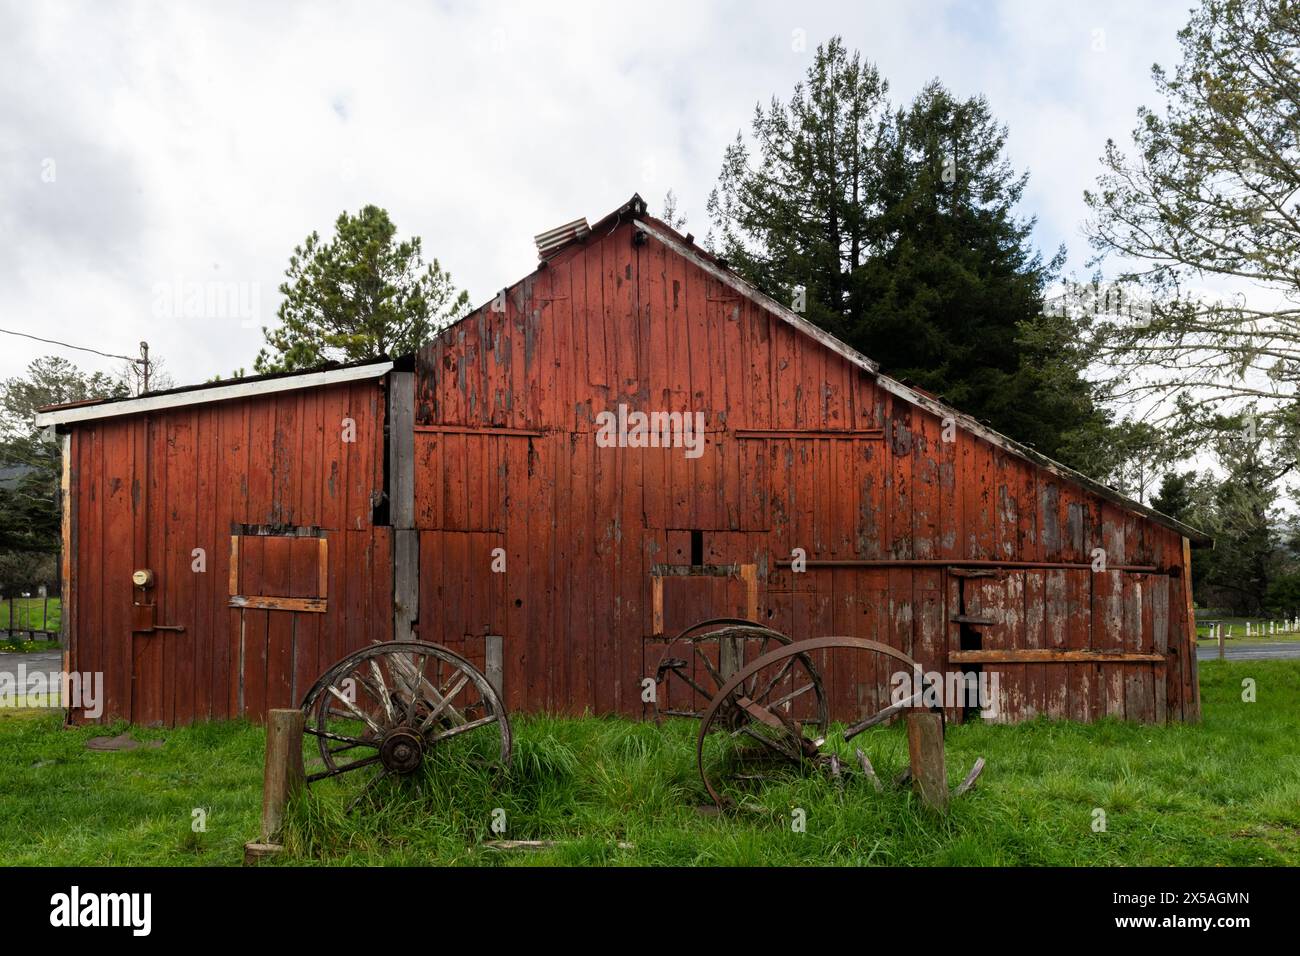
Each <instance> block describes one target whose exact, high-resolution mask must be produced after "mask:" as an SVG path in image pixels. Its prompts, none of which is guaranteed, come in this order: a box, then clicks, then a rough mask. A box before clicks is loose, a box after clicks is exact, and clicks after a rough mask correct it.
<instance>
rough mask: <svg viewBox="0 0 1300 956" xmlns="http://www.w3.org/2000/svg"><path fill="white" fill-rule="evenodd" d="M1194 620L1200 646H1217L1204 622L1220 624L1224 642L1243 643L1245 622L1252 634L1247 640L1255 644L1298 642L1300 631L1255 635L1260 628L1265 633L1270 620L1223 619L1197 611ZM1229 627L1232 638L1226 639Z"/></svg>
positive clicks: (1216, 641)
mask: <svg viewBox="0 0 1300 956" xmlns="http://www.w3.org/2000/svg"><path fill="white" fill-rule="evenodd" d="M1196 619H1197V620H1196V639H1197V641H1198V642H1199V643H1202V644H1205V643H1215V644H1217V643H1218V640H1217V639H1213V640H1212V639H1211V638H1210V625H1208V624H1206V623H1204V622H1205V621H1218V622H1219V623H1221V624H1222V625H1223V633H1224V640H1225V641H1245V640H1246V639H1247V638H1246V623H1247V622H1249V623H1250V629H1251V632H1252V633H1251V635H1250V638H1249V639H1250V641H1251V643H1254V642H1256V641H1260V642H1269V641H1300V631H1293V632H1291V633H1287V634H1281V633H1279V634H1267V633H1263V634H1260V633H1256V632H1257V631H1258V630H1259V629H1261V628H1262V629H1263V630H1265V631H1267V630H1268V622H1269V620H1270V618H1261V617H1224V616H1220V615H1217V614H1210V613H1208V612H1205V611H1198V612H1197V614H1196ZM1272 620H1276V618H1274V619H1272ZM1229 627H1231V628H1232V636H1231V637H1228V636H1227V633H1228V628H1229Z"/></svg>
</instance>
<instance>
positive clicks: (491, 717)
mask: <svg viewBox="0 0 1300 956" xmlns="http://www.w3.org/2000/svg"><path fill="white" fill-rule="evenodd" d="M431 660H432V661H435V662H436V664H437V671H436V675H435V677H434V680H432V681H431V680H430V678H429V671H430V667H429V663H430V661H431ZM343 687H357V688H359V689H361V690H363V691H364V692H365V693H366V694H367V696H368V697H370V698H373V701H367V702H366V704H361V703H358V702H357V701H354V700H351V699H349V695H348V694H345V693H343V691H342V688H343ZM470 689H472V690H473V691H474V693H473V694H470ZM367 704H371V705H372V706H370V707H368V706H366V705H367ZM302 706H303V710H304V712H305V715H306V717H307V723H308V726H306V727H304V738H306V737H308V736H310V737H314V738H315V739H316V744H317V747H318V749H319V751H320V757H321V760H322V761H323V762H324V764H325V767H324V769H323V770H321V771H320V772H318V773H313V774H312V775H311V776H310V777H308V778H307V780H308V782H309V783H312V782H317V781H321V780H325V779H328V778H338V777H344V776H345V775H346V776H347V777H349V778H352V772H353V771H357V770H362V771H364V770H366V768H370V769H369V771H368V776H369V779H367V781H366V783H365V784H364V785H363V787H362V790H361V792H360V793H359V794H357V795H355V797H354V798H353V799H352V802H351V803H350V804H349V809H352V808H355V807H357V806H360V805H362V804H364V802H365V798H366V796H367V794H372V793H373V788H374V787H375V786H376V785H377V784H378V782H379V781H380V780H383V779H386V778H389V777H397V778H400V777H406V776H410V775H413V774H415V772H416V771H417V770H419V769H420V767H422V766H424V762H425V758H426V757H427V756H428V755H429V752H430V751H431V749H432V748H433V747H435V746H439V747H443V746H448V741H451V740H453V739H456V738H460V737H462V735H467V734H469V732H470V731H474V730H478V729H479V728H485V729H484V730H483V731H482V732H481V734H479V735H475V736H473V737H472V738H469V737H467V738H466V739H467V740H468V743H465V744H460V745H451V746H450V747H449V750H448V753H449V754H450V755H451V759H453V760H465V759H474V760H477V759H478V758H479V756H481V752H482V747H483V746H484V745H485V744H486V745H488V746H491V745H492V743H491V742H492V741H496V747H495V749H496V754H495V756H494V760H495V762H496V763H497V765H498V766H499V767H501V768H504V767H506V766H508V765H509V762H510V752H511V733H510V721H509V718H508V716H507V714H506V711H505V707H504V705H503V704H502V703H501V699H500V697H499V696H498V695H497V692H496V690H495V688H493V686H492V684H491V683H490V682H489V681H488V679H487V678H486V677H485V676H484V675H483V674H482V673H481V672H480V671H478V670H477V669H476V668H475V667H474V665H472V664H471V663H469V661H467V660H465V659H464V658H463V657H461V656H460V655H459V654H456V653H455V652H453V651H451V650H449V649H447V648H445V647H441V646H440V645H437V644H430V643H427V642H424V641H390V642H388V643H384V644H372V645H370V646H369V647H365V648H362V649H361V650H359V651H356V652H354V653H352V654H350V655H348V656H347V657H345V658H343V659H342V660H341V661H339V662H338V663H337V664H335V665H334V666H333V667H331V668H330V669H329V670H328V671H326V672H325V674H323V675H322V676H321V677H320V679H319V680H317V681H316V683H315V684H314V685H313V686H312V689H311V690H310V691H308V693H307V696H306V697H305V698H304V700H303V705H302ZM467 714H472V715H474V719H470V718H469V717H467V716H466V715H467ZM480 715H481V716H480ZM489 726H490V727H491V728H492V729H490V730H489V729H486V728H489ZM359 748H365V749H366V750H368V751H370V752H369V753H366V754H365V755H364V756H360V757H359V759H354V760H350V759H349V758H350V757H353V756H358V753H357V752H358V750H359ZM440 766H442V767H446V766H448V765H447V764H446V763H442V764H440ZM356 779H360V776H358V777H357V778H356Z"/></svg>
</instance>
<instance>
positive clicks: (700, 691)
mask: <svg viewBox="0 0 1300 956" xmlns="http://www.w3.org/2000/svg"><path fill="white" fill-rule="evenodd" d="M672 671H673V673H675V674H676V675H677V676H678V677H680V678H681V679H682V680H683V681H684V682H685V683H686V684H687V686H689V687H690V688H691V690H693V691H695V692H696V693H697V694H699V695H700V696H701V697H703V698H704V699H705V700H707V699H708V698H709V697H710V696H712V695H711V693H710V692H709V691H708V690H706V689H704V688H703V687H701V686H700V685H699V683H697V682H696V680H695V678H693V677H691V676H690V675H689V674H686V673H684V672H683V671H682V670H681V669H680V668H676V667H674V668H672ZM685 713H687V714H689V715H691V716H695V717H698V716H699V714H697V713H696V712H695V711H685Z"/></svg>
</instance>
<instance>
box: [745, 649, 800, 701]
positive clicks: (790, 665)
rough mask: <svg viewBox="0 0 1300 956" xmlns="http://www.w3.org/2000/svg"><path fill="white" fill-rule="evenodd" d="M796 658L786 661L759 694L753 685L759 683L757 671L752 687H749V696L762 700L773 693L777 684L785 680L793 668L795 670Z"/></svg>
mask: <svg viewBox="0 0 1300 956" xmlns="http://www.w3.org/2000/svg"><path fill="white" fill-rule="evenodd" d="M795 660H797V658H794V657H792V658H790V659H789V660H788V661H786V662H785V665H784V666H783V667H782V668H781V669H780V670H779V671H777V672H776V675H775V676H774V677H773V678H772V679H771V680H770V681H768V682H767V686H766V687H764V688H763V690H762V692H761V693H758V694H755V693H754V687H753V685H754V684H757V683H758V674H757V673H755V674H754V679H753V681H752V682H751V683H750V687H749V689H748V694H749V696H750V697H753V698H754V699H755V700H762V699H763V698H764V697H766V696H767V695H768V694H770V693H772V691H773V690H775V689H776V687H777V685H778V684H780V683H781V681H783V680H785V676H786V675H787V674H789V673H790V672H791V671H792V670H794V662H795Z"/></svg>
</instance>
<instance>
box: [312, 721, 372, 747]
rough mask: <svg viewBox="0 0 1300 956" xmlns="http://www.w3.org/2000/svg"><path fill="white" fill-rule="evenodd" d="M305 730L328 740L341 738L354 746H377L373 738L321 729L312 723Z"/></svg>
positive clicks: (340, 739)
mask: <svg viewBox="0 0 1300 956" xmlns="http://www.w3.org/2000/svg"><path fill="white" fill-rule="evenodd" d="M303 731H304V732H305V733H309V734H311V735H312V736H314V737H324V738H325V739H326V740H339V741H343V742H344V743H349V744H352V745H353V746H360V747H374V746H376V744H375V742H374V741H373V740H366V739H365V738H362V737H349V736H347V735H346V734H336V733H333V732H332V731H329V730H320V729H318V728H316V727H312V726H311V725H310V724H309V725H307V726H306V727H304V728H303Z"/></svg>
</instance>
